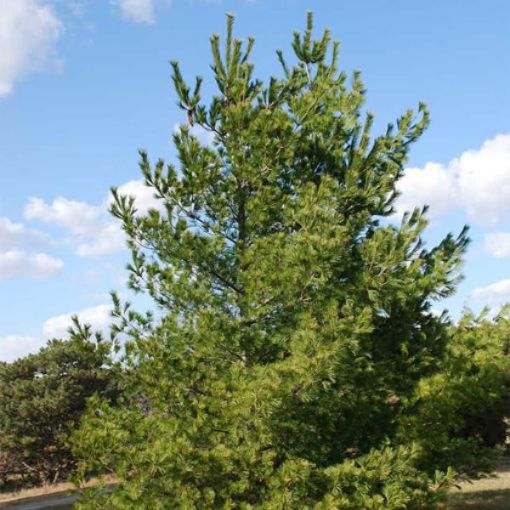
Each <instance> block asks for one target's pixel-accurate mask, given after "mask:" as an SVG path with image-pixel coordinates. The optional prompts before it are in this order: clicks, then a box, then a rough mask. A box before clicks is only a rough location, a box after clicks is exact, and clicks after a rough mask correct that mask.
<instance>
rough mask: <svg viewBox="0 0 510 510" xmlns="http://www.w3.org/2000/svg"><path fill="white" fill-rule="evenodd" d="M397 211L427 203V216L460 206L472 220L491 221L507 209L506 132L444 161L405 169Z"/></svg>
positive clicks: (509, 156)
mask: <svg viewBox="0 0 510 510" xmlns="http://www.w3.org/2000/svg"><path fill="white" fill-rule="evenodd" d="M398 189H399V190H400V191H401V192H402V196H401V197H399V199H398V200H397V204H396V210H397V214H402V212H403V211H405V210H410V209H411V208H413V207H415V206H418V207H420V206H422V205H424V204H429V205H430V212H431V215H438V214H443V213H446V212H449V211H452V210H455V209H459V208H462V209H464V210H465V211H466V212H467V214H468V215H469V217H470V218H471V220H472V221H474V222H476V223H480V224H490V223H492V224H494V223H497V222H498V221H500V220H501V219H502V218H503V217H504V216H505V215H507V214H508V213H509V212H510V134H504V135H498V136H496V137H495V138H493V139H491V140H488V141H486V142H485V143H484V144H483V145H482V147H481V148H480V149H477V150H469V151H466V152H464V153H463V154H462V155H461V156H460V157H458V158H455V159H453V160H452V161H450V162H449V163H448V164H446V165H443V164H439V163H427V164H426V165H425V166H424V167H423V168H409V169H406V171H405V174H404V177H403V178H402V179H401V180H400V182H399V183H398Z"/></svg>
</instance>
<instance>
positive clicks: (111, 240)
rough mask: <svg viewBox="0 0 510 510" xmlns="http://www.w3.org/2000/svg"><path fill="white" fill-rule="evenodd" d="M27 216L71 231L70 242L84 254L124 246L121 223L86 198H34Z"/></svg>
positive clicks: (27, 210)
mask: <svg viewBox="0 0 510 510" xmlns="http://www.w3.org/2000/svg"><path fill="white" fill-rule="evenodd" d="M25 218H26V219H28V220H35V219H37V220H40V221H42V222H44V223H48V224H54V225H58V226H59V227H62V228H63V229H64V230H67V231H68V232H69V234H70V237H69V239H68V242H69V243H71V244H72V246H73V247H74V248H75V250H76V253H78V255H81V256H89V255H103V254H107V253H114V252H116V251H119V250H120V249H122V248H123V247H124V236H123V233H122V230H121V229H120V227H119V225H118V224H117V223H116V222H114V221H112V220H111V219H110V218H109V217H107V215H106V211H105V207H101V206H93V205H90V204H87V203H85V202H77V201H74V200H68V199H66V198H64V197H58V198H56V199H55V200H54V201H53V202H52V203H51V204H47V203H46V202H45V201H44V200H42V199H40V198H30V200H29V201H28V204H27V205H26V207H25Z"/></svg>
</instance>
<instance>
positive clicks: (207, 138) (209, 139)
mask: <svg viewBox="0 0 510 510" xmlns="http://www.w3.org/2000/svg"><path fill="white" fill-rule="evenodd" d="M184 126H186V127H188V128H189V132H190V134H191V135H193V136H194V137H195V138H197V139H198V141H199V142H200V143H201V144H202V145H204V146H211V145H212V143H213V141H214V133H213V132H211V131H207V130H206V129H204V128H203V127H202V126H199V125H198V124H194V125H193V126H191V128H190V127H189V126H187V125H186V124H179V123H176V124H174V129H173V131H174V133H179V132H180V130H181V128H182V127H184Z"/></svg>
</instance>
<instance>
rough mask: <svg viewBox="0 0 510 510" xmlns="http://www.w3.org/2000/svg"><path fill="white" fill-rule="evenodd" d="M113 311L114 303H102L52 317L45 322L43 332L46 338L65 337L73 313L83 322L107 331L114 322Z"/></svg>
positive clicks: (96, 328)
mask: <svg viewBox="0 0 510 510" xmlns="http://www.w3.org/2000/svg"><path fill="white" fill-rule="evenodd" d="M111 311H112V305H109V304H101V305H98V306H93V307H90V308H84V309H83V310H80V311H78V312H74V313H66V314H62V315H58V316H56V317H52V318H50V319H48V320H47V321H46V322H45V323H44V324H43V334H44V336H45V337H46V338H58V337H65V336H66V335H67V330H68V329H69V327H70V326H71V325H72V317H73V315H77V316H78V317H79V318H80V321H81V322H83V323H86V324H90V325H91V326H92V329H93V330H95V331H105V330H106V329H107V328H108V326H109V325H110V323H111V322H112V318H111Z"/></svg>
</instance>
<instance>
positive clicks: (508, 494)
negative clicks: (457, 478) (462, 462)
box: [443, 459, 510, 510]
mask: <svg viewBox="0 0 510 510" xmlns="http://www.w3.org/2000/svg"><path fill="white" fill-rule="evenodd" d="M443 508H444V509H445V510H446V509H448V510H475V509H476V510H510V459H505V460H504V461H503V462H502V463H501V465H500V466H499V467H498V470H497V472H496V476H494V477H493V478H485V479H482V480H476V481H474V482H471V483H463V484H461V488H460V490H459V489H453V490H452V493H451V495H450V497H449V499H448V502H447V503H446V505H444V506H443Z"/></svg>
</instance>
